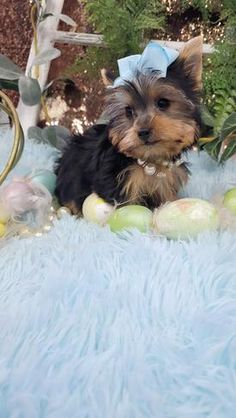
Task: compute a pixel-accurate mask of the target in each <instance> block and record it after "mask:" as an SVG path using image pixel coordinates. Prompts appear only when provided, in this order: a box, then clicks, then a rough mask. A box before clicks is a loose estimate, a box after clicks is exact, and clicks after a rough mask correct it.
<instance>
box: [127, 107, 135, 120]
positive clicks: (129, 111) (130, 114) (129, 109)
mask: <svg viewBox="0 0 236 418" xmlns="http://www.w3.org/2000/svg"><path fill="white" fill-rule="evenodd" d="M125 114H126V117H127V118H128V119H132V118H133V117H134V109H133V108H132V107H130V106H126V108H125Z"/></svg>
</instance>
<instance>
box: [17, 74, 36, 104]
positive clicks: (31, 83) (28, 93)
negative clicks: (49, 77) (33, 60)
mask: <svg viewBox="0 0 236 418" xmlns="http://www.w3.org/2000/svg"><path fill="white" fill-rule="evenodd" d="M19 93H20V96H21V99H22V101H23V103H24V104H26V105H28V106H34V105H36V104H38V103H39V102H40V98H41V89H40V85H39V83H38V80H36V79H35V78H30V77H26V76H21V77H20V78H19Z"/></svg>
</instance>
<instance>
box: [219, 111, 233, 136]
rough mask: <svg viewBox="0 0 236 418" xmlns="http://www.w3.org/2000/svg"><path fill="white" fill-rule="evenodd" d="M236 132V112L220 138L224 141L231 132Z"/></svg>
mask: <svg viewBox="0 0 236 418" xmlns="http://www.w3.org/2000/svg"><path fill="white" fill-rule="evenodd" d="M234 131H236V112H233V113H232V114H231V115H230V116H229V117H228V118H227V119H226V120H225V121H224V124H223V126H222V129H221V133H220V137H221V140H222V141H223V140H224V139H225V138H226V137H227V136H228V135H229V134H230V133H231V132H234Z"/></svg>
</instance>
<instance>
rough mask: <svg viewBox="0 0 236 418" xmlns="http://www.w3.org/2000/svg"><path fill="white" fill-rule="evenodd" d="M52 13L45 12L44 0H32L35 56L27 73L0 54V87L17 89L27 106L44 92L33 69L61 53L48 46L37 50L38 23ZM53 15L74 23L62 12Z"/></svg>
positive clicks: (38, 98)
mask: <svg viewBox="0 0 236 418" xmlns="http://www.w3.org/2000/svg"><path fill="white" fill-rule="evenodd" d="M52 15H53V14H52V13H46V1H45V0H33V2H32V7H31V23H32V27H33V32H34V46H35V58H34V60H33V62H32V65H31V67H30V69H29V71H28V74H26V75H24V73H23V71H22V69H21V68H19V67H18V66H17V65H16V64H15V63H14V62H13V61H12V60H10V59H9V58H8V57H6V56H4V55H2V54H0V88H3V89H10V90H16V91H19V93H20V97H21V99H22V101H23V103H25V104H26V105H28V106H34V105H35V104H37V103H39V102H40V100H41V95H42V94H43V93H44V92H42V91H41V88H40V85H39V82H38V76H39V72H38V71H34V70H38V66H39V65H42V64H46V63H47V62H48V61H51V60H53V59H55V58H57V57H58V56H60V55H61V52H60V51H59V50H58V49H57V48H49V49H48V50H44V51H39V50H38V45H37V29H38V25H39V24H40V23H41V22H42V21H43V20H44V19H46V18H47V17H48V16H52ZM54 15H55V17H57V18H58V19H60V20H63V21H64V22H66V23H67V24H69V25H72V26H74V25H75V22H74V21H73V20H72V19H71V18H70V17H69V16H66V15H63V14H54Z"/></svg>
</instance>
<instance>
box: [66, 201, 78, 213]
mask: <svg viewBox="0 0 236 418" xmlns="http://www.w3.org/2000/svg"><path fill="white" fill-rule="evenodd" d="M65 206H66V207H67V208H68V209H70V211H71V213H72V214H73V215H77V216H80V215H81V210H80V209H79V208H78V207H77V206H76V203H75V202H74V201H71V202H68V203H66V204H65Z"/></svg>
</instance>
